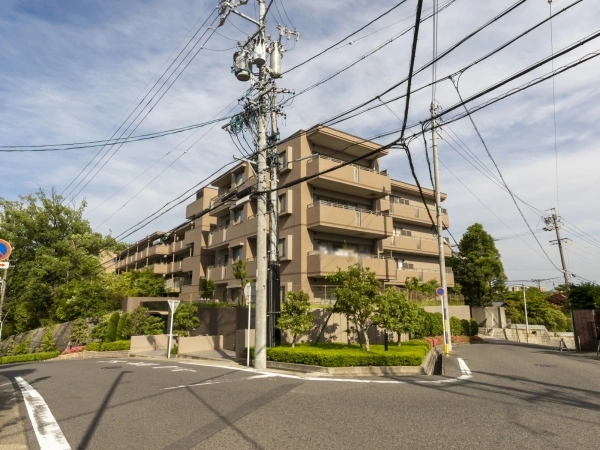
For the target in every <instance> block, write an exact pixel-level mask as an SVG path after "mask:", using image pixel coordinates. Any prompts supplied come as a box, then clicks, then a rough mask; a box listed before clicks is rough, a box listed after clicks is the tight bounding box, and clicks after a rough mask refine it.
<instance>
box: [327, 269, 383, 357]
mask: <svg viewBox="0 0 600 450" xmlns="http://www.w3.org/2000/svg"><path fill="white" fill-rule="evenodd" d="M327 280H328V281H331V282H333V283H336V284H339V286H338V287H336V288H335V289H334V291H333V294H334V295H335V297H336V298H337V300H336V302H335V305H334V307H333V311H334V312H339V313H341V314H344V315H345V316H346V317H347V318H348V321H351V322H354V323H355V324H356V327H357V328H358V333H359V336H361V335H362V339H363V341H364V343H365V350H366V351H370V349H371V347H370V345H369V334H368V330H369V328H370V327H371V325H373V320H374V318H375V313H376V311H377V300H378V298H379V293H380V287H381V282H380V281H379V280H378V279H377V278H376V276H375V272H372V271H371V270H369V268H368V267H359V266H358V264H355V265H353V266H350V267H348V270H342V269H339V268H338V271H337V272H336V273H332V274H329V275H327ZM361 347H362V342H361Z"/></svg>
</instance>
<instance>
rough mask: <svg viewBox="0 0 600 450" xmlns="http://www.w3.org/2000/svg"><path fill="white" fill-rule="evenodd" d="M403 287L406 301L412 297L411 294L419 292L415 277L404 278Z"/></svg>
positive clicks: (417, 281)
mask: <svg viewBox="0 0 600 450" xmlns="http://www.w3.org/2000/svg"><path fill="white" fill-rule="evenodd" d="M404 286H406V291H407V292H408V299H409V300H410V299H411V297H412V296H411V293H413V292H417V291H418V290H419V279H418V278H417V277H406V280H404Z"/></svg>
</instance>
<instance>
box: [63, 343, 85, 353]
mask: <svg viewBox="0 0 600 450" xmlns="http://www.w3.org/2000/svg"><path fill="white" fill-rule="evenodd" d="M84 350H85V345H79V346H77V347H71V348H68V349H66V350H65V351H64V352H62V353H61V355H70V354H71V353H80V352H82V351H84Z"/></svg>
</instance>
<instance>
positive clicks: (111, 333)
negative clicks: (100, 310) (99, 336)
mask: <svg viewBox="0 0 600 450" xmlns="http://www.w3.org/2000/svg"><path fill="white" fill-rule="evenodd" d="M120 318H121V314H119V312H118V311H115V312H114V313H112V314H111V315H110V319H108V327H107V328H106V335H105V336H104V341H105V342H115V341H116V340H117V327H118V326H119V319H120Z"/></svg>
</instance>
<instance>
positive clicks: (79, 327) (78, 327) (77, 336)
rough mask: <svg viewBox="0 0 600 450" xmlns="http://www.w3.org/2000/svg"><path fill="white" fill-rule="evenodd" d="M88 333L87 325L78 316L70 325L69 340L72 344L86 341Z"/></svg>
mask: <svg viewBox="0 0 600 450" xmlns="http://www.w3.org/2000/svg"><path fill="white" fill-rule="evenodd" d="M88 334H89V333H88V326H87V323H86V322H85V319H82V318H79V319H77V320H75V321H74V322H73V323H72V325H71V333H70V334H69V340H70V341H71V342H73V343H74V344H81V343H82V342H87V340H88Z"/></svg>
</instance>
